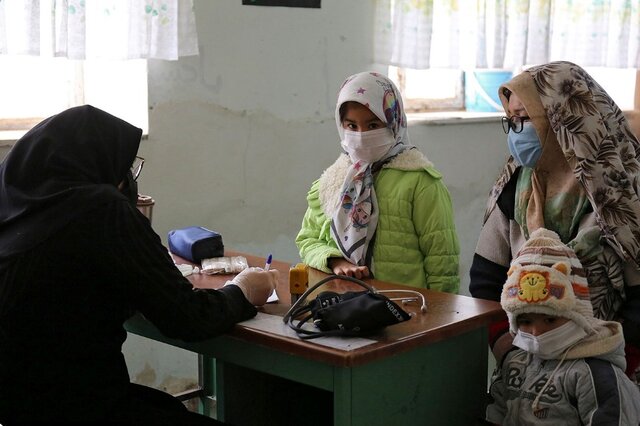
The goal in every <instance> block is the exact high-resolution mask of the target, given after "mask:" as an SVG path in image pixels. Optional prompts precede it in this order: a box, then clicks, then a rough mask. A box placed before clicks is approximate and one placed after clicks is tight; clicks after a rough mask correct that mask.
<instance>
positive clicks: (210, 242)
mask: <svg viewBox="0 0 640 426" xmlns="http://www.w3.org/2000/svg"><path fill="white" fill-rule="evenodd" d="M167 240H168V243H169V251H171V253H173V254H175V255H178V256H180V257H182V258H184V259H187V260H189V261H191V262H194V263H198V262H200V261H201V260H202V259H209V258H212V257H222V256H224V245H223V244H222V235H220V234H219V233H217V232H216V231H212V230H210V229H207V228H204V227H202V226H189V227H186V228H181V229H174V230H171V231H169V234H168V237H167Z"/></svg>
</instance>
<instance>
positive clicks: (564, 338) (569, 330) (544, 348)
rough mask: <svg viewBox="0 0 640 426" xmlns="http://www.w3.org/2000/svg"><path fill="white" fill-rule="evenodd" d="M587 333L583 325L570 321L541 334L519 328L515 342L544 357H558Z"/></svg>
mask: <svg viewBox="0 0 640 426" xmlns="http://www.w3.org/2000/svg"><path fill="white" fill-rule="evenodd" d="M586 335H587V332H586V331H584V329H583V328H582V327H580V326H579V325H578V324H576V323H575V322H574V321H569V322H567V323H565V324H562V325H561V326H560V327H558V328H556V329H553V330H551V331H547V332H546V333H542V334H541V335H539V336H534V335H533V334H529V333H525V332H523V331H520V330H518V332H517V333H516V336H515V338H514V339H513V344H514V345H515V346H517V347H519V348H520V349H524V350H525V351H527V352H529V353H532V354H535V355H537V356H538V357H540V358H542V359H558V358H561V355H562V353H563V352H564V351H565V350H566V349H567V348H568V347H569V346H571V345H573V344H574V343H576V342H577V341H579V340H581V339H582V338H583V337H585V336H586Z"/></svg>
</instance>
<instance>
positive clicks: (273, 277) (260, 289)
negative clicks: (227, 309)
mask: <svg viewBox="0 0 640 426" xmlns="http://www.w3.org/2000/svg"><path fill="white" fill-rule="evenodd" d="M278 275H279V273H278V271H277V270H275V269H270V270H268V271H265V270H264V269H262V268H255V267H251V268H246V269H245V270H243V271H242V272H240V273H239V274H238V275H236V277H235V278H234V279H233V280H231V281H229V282H228V283H227V284H235V285H237V286H238V287H240V289H241V290H242V292H243V293H244V297H246V298H247V300H248V301H249V303H251V304H252V305H254V306H262V305H264V304H265V303H267V299H268V298H269V296H270V295H271V292H272V291H273V290H274V289H275V288H276V287H277V285H278Z"/></svg>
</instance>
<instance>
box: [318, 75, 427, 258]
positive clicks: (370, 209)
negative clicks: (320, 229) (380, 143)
mask: <svg viewBox="0 0 640 426" xmlns="http://www.w3.org/2000/svg"><path fill="white" fill-rule="evenodd" d="M350 101H353V102H358V103H360V104H362V105H364V106H366V107H367V108H369V110H371V112H373V113H374V114H375V115H376V116H377V117H378V118H379V119H380V120H382V121H383V122H384V123H386V125H387V128H388V129H390V130H391V133H392V134H393V136H394V138H395V145H394V146H393V147H392V148H391V149H389V151H388V152H387V153H386V154H385V156H384V157H383V158H382V159H380V160H379V161H376V162H375V163H373V164H367V163H362V162H355V163H353V162H352V164H351V165H350V167H349V170H348V171H347V173H346V176H345V180H344V183H343V185H342V191H341V194H340V205H339V206H338V208H337V210H336V211H335V213H334V215H333V217H332V222H331V235H332V236H333V239H334V240H335V242H336V244H337V245H338V247H339V248H340V251H341V252H342V254H343V256H344V258H345V259H348V260H349V261H350V262H352V263H353V264H354V265H359V266H362V265H367V266H369V263H370V262H369V261H368V254H370V253H369V246H370V245H371V242H372V241H373V236H374V235H375V231H376V228H377V225H378V201H377V199H376V192H375V188H374V186H373V173H374V172H375V171H376V170H379V169H380V168H381V167H382V166H383V165H384V164H385V163H387V162H389V161H390V160H391V159H392V158H394V157H395V156H397V155H398V154H400V153H401V152H403V151H404V150H406V149H409V148H414V147H413V146H412V145H409V135H408V133H407V117H406V115H405V113H404V108H403V106H402V97H401V96H400V92H399V91H398V89H397V88H396V86H395V85H394V84H393V82H392V81H391V80H389V79H388V78H387V77H385V76H383V75H382V74H378V73H375V72H361V73H358V74H355V75H352V76H350V77H347V79H346V80H345V81H344V83H342V86H341V87H340V91H339V93H338V102H337V104H336V125H337V126H338V133H339V135H340V140H343V139H344V128H343V127H342V117H341V116H340V107H341V106H342V105H343V104H344V103H345V102H350Z"/></svg>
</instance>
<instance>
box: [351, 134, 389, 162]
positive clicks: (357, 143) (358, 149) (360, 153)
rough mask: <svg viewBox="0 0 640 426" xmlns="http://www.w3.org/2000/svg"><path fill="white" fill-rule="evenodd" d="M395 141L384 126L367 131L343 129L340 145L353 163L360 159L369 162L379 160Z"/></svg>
mask: <svg viewBox="0 0 640 426" xmlns="http://www.w3.org/2000/svg"><path fill="white" fill-rule="evenodd" d="M395 142H396V140H395V138H394V137H393V134H392V133H391V130H390V129H388V128H386V127H385V128H383V129H376V130H370V131H368V132H354V131H352V130H347V129H345V130H344V140H343V141H342V143H341V145H342V148H343V149H344V150H345V152H346V153H347V154H349V158H351V161H353V162H354V163H355V162H358V161H360V162H362V163H368V164H371V163H375V162H376V161H378V160H381V159H382V158H383V157H384V155H385V154H386V153H387V152H389V150H390V149H391V148H392V147H393V146H394V145H395Z"/></svg>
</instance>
